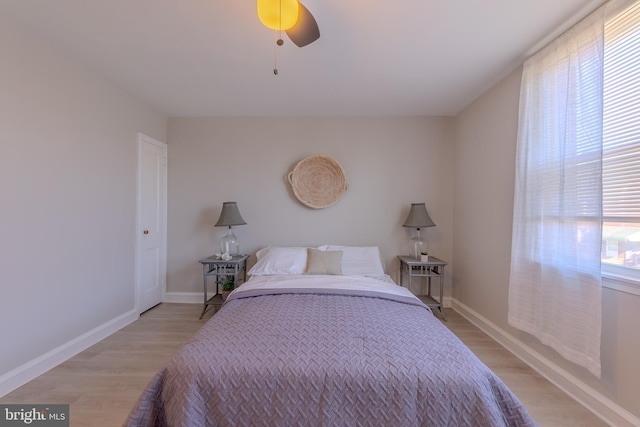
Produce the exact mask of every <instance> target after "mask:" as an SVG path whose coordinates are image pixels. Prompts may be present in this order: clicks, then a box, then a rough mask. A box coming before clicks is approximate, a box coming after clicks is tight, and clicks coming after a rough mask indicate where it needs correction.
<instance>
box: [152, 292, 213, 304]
mask: <svg viewBox="0 0 640 427" xmlns="http://www.w3.org/2000/svg"><path fill="white" fill-rule="evenodd" d="M203 300H204V295H203V293H202V292H165V294H164V299H163V300H162V302H175V303H179V304H202V303H203Z"/></svg>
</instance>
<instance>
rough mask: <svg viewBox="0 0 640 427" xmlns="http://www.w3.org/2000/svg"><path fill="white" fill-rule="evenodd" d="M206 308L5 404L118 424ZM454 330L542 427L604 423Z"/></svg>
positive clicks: (98, 351)
mask: <svg viewBox="0 0 640 427" xmlns="http://www.w3.org/2000/svg"><path fill="white" fill-rule="evenodd" d="M201 307H202V306H201V305H197V304H161V305H159V306H157V307H155V308H153V309H152V310H149V311H148V312H146V313H144V314H143V315H142V316H141V317H140V319H138V320H137V321H136V322H134V323H132V324H131V325H129V326H127V327H125V328H123V329H121V330H120V331H118V332H116V333H115V334H113V335H111V336H110V337H108V338H106V339H104V340H103V341H101V342H99V343H98V344H96V345H94V346H92V347H91V348H89V349H87V350H85V351H83V352H82V353H80V354H78V355H76V356H75V357H73V358H71V359H69V360H67V361H66V362H64V363H62V364H60V365H59V366H57V367H56V368H54V369H52V370H50V371H49V372H47V373H45V374H43V375H41V376H40V377H38V378H36V379H34V380H33V381H31V382H29V383H28V384H25V385H24V386H22V387H20V388H19V389H17V390H15V391H13V392H12V393H9V394H8V395H6V396H4V397H3V398H1V399H0V403H47V404H55V403H65V404H66V403H68V404H70V405H71V408H70V413H71V414H70V420H71V426H77V427H85V426H119V425H121V424H122V423H123V422H124V420H125V419H126V417H127V414H128V413H129V411H130V410H131V408H132V407H133V405H134V404H135V402H136V401H137V399H138V396H139V395H140V393H141V392H142V390H143V388H144V387H145V386H146V384H147V383H148V382H149V380H150V379H151V377H152V376H153V375H154V374H155V373H156V372H157V371H158V370H159V369H160V368H162V366H163V365H164V364H165V363H166V362H167V361H168V360H169V359H170V358H171V356H172V355H173V354H175V352H176V351H177V350H178V349H179V348H180V347H181V346H182V345H183V344H184V343H185V342H186V341H187V340H188V339H189V338H190V337H191V336H192V335H193V334H194V333H195V332H196V331H197V330H198V329H199V328H200V327H201V326H202V325H203V324H204V322H206V321H207V320H208V319H209V318H210V317H211V316H212V311H209V312H208V313H207V314H205V316H204V318H203V319H202V320H198V317H199V316H200V310H201ZM446 315H447V318H448V322H445V325H446V326H447V327H449V329H451V330H452V331H453V332H454V333H455V334H456V335H457V336H458V337H459V338H460V339H461V340H462V341H463V342H464V343H465V344H466V345H467V346H469V347H470V348H471V349H472V350H473V351H474V353H476V355H477V356H478V357H479V358H480V359H481V360H482V361H483V362H484V363H485V364H486V365H487V366H489V367H490V368H491V369H492V370H493V371H494V372H496V374H498V376H500V378H502V380H503V381H504V382H505V383H506V384H507V385H508V386H509V388H511V390H513V392H514V393H515V394H516V395H517V396H518V397H519V398H520V400H522V402H523V403H524V404H525V406H526V407H527V409H528V410H529V413H530V414H531V415H532V416H533V417H534V418H535V419H536V421H537V422H538V423H539V424H540V425H541V426H543V427H556V426H557V427H565V426H581V427H596V426H606V424H605V423H604V422H602V421H601V420H600V419H598V418H597V417H596V416H594V415H593V414H591V413H590V412H589V411H587V410H586V409H584V408H583V407H582V406H581V405H579V404H578V403H576V402H575V401H573V400H572V399H571V398H569V397H568V396H567V395H565V394H564V393H563V392H562V391H560V390H559V389H558V388H557V387H555V386H553V385H552V384H551V383H549V382H548V381H547V380H545V379H544V378H542V377H541V376H540V375H538V374H537V373H536V372H534V371H533V370H532V369H530V368H529V367H528V366H527V365H525V364H524V363H523V362H521V361H520V360H519V359H517V358H516V357H515V356H513V355H512V354H511V353H509V352H508V351H507V350H505V349H504V348H502V347H501V346H500V345H499V344H497V343H496V342H495V341H493V340H492V339H491V338H489V337H488V336H487V335H485V334H484V333H483V332H481V331H480V330H479V329H477V328H476V327H475V326H473V325H472V324H471V323H469V322H468V321H467V320H465V319H464V318H462V317H461V316H460V315H459V314H458V313H456V312H454V311H452V310H447V311H446Z"/></svg>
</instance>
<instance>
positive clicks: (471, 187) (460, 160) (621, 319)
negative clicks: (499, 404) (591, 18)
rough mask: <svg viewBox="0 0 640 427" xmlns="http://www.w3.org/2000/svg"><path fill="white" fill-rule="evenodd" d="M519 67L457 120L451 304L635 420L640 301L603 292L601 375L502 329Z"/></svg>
mask: <svg viewBox="0 0 640 427" xmlns="http://www.w3.org/2000/svg"><path fill="white" fill-rule="evenodd" d="M521 72H522V70H521V69H518V70H516V71H514V72H513V73H512V74H511V75H509V76H508V77H507V78H505V79H504V80H503V81H502V82H501V83H499V84H498V85H496V86H495V87H494V88H493V89H491V90H490V91H489V92H487V93H486V94H484V95H483V96H481V97H480V98H479V99H477V100H476V101H475V102H473V103H472V104H471V105H470V106H468V107H467V108H466V109H465V110H464V111H462V112H461V113H460V114H458V116H457V117H456V123H455V133H456V136H455V145H456V147H455V157H454V164H455V168H456V171H455V189H454V194H455V198H454V224H455V231H454V244H453V255H454V259H455V263H456V268H455V270H454V289H453V293H454V296H455V297H456V299H458V300H459V301H460V302H461V303H463V304H465V305H466V306H468V307H470V308H471V309H472V310H474V311H476V312H477V313H479V314H480V315H481V316H483V317H485V318H486V319H488V320H489V321H491V322H493V323H494V324H495V325H497V326H498V327H499V328H502V329H503V330H505V331H506V332H507V333H509V334H511V335H513V336H514V337H516V339H518V340H520V341H521V342H522V343H523V344H525V345H527V346H529V347H530V348H532V349H533V350H535V351H536V352H538V353H539V354H541V355H542V356H543V357H545V358H547V359H548V360H550V361H552V362H553V363H555V364H556V365H557V366H559V367H560V368H562V369H564V370H565V371H567V372H569V373H570V374H572V375H573V376H575V377H576V378H578V379H579V380H581V381H583V382H584V383H586V384H587V385H589V386H591V387H592V388H594V389H595V390H597V391H598V392H600V393H601V394H603V395H604V396H606V397H607V398H609V399H610V400H612V401H614V402H615V403H617V404H618V405H620V406H622V407H623V408H625V409H626V410H627V411H629V412H631V413H632V414H634V415H635V416H636V417H640V386H639V384H640V369H638V361H640V340H639V339H638V332H637V331H638V325H640V296H637V295H632V294H628V293H624V292H620V291H616V290H613V289H609V288H604V290H603V307H602V309H603V310H602V311H603V325H602V378H601V379H597V378H595V377H593V376H592V375H591V374H589V373H588V372H587V371H586V370H585V369H583V368H580V367H577V366H576V365H573V364H572V363H569V362H567V361H566V360H564V359H563V358H562V357H560V356H559V355H558V354H557V353H555V352H554V351H553V350H551V349H549V348H548V347H546V346H544V345H542V344H540V343H539V342H538V341H537V340H536V339H534V338H533V337H531V336H529V335H527V334H525V333H523V332H520V331H518V330H516V329H514V328H511V327H510V326H509V325H508V324H507V293H508V281H509V263H510V256H511V255H510V251H511V221H512V210H513V187H514V185H513V183H514V176H515V148H516V135H517V120H518V98H519V86H520V76H521Z"/></svg>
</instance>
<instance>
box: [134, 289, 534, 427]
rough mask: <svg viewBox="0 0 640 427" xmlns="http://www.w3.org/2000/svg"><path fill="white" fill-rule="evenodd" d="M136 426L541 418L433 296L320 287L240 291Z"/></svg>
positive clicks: (508, 422) (180, 358)
mask: <svg viewBox="0 0 640 427" xmlns="http://www.w3.org/2000/svg"><path fill="white" fill-rule="evenodd" d="M125 425H126V426H298V425H305V426H306V425H308V426H437V427H441V426H482V427H488V426H535V425H536V423H535V422H534V421H533V420H532V419H531V418H530V416H529V415H528V413H527V411H526V410H525V408H524V407H523V406H522V404H521V403H520V401H519V400H518V399H517V398H516V397H515V396H514V395H513V394H512V392H511V391H510V390H509V389H508V388H507V387H506V385H505V384H504V383H503V382H502V381H501V380H500V379H499V378H498V377H497V376H496V375H495V374H494V373H493V372H492V371H491V370H490V369H489V368H487V367H486V366H485V365H484V364H483V363H481V362H480V361H479V360H478V359H477V358H476V357H475V356H474V354H473V353H472V352H471V351H470V350H469V349H468V348H467V347H466V346H465V345H464V344H463V343H462V342H461V341H459V340H458V338H457V337H455V336H454V335H453V334H452V333H451V332H450V331H449V330H448V329H447V328H446V327H444V326H443V325H442V324H441V323H440V321H439V320H438V319H436V318H435V317H434V316H433V314H431V312H430V311H429V310H428V309H427V308H426V307H424V306H421V305H419V304H416V305H414V304H408V303H406V302H398V301H393V300H390V299H387V298H386V297H371V296H363V295H358V293H357V292H354V293H353V295H339V294H336V293H331V292H329V293H325V294H323V293H322V292H320V291H318V292H315V291H308V290H307V291H306V292H304V293H299V294H296V293H277V294H269V293H268V292H267V294H266V295H258V296H251V297H246V298H237V299H234V300H229V301H228V302H227V303H226V304H225V305H224V306H223V307H222V309H220V311H219V312H218V313H217V314H216V315H215V316H213V317H212V319H211V320H210V321H208V322H207V323H206V324H205V325H204V326H203V327H202V329H201V330H200V331H199V332H198V333H197V334H196V335H195V336H194V337H193V339H192V340H191V341H190V342H189V343H188V344H186V345H185V346H184V347H183V348H182V349H181V350H180V352H179V353H178V354H177V355H176V356H175V357H174V358H173V359H172V360H171V361H170V362H169V363H168V364H167V366H166V367H165V368H163V369H162V370H161V371H160V372H159V373H158V374H157V375H156V376H155V377H154V378H153V379H152V380H151V382H150V383H149V385H148V386H147V388H146V390H145V391H144V392H143V394H142V396H141V397H140V400H139V401H138V403H137V404H136V406H135V408H134V409H133V410H132V412H131V414H130V415H129V418H128V420H127V421H126V423H125Z"/></svg>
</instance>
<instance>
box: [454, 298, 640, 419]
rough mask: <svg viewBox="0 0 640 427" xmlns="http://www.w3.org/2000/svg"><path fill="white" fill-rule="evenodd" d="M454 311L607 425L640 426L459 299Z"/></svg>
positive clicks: (622, 411)
mask: <svg viewBox="0 0 640 427" xmlns="http://www.w3.org/2000/svg"><path fill="white" fill-rule="evenodd" d="M451 307H452V308H453V309H454V310H455V311H457V312H458V313H460V315H461V316H463V317H464V318H465V319H467V320H468V321H470V322H471V323H473V324H474V325H475V326H477V327H478V328H479V329H480V330H482V331H483V332H484V333H486V334H487V335H489V336H490V337H491V338H493V339H494V340H495V341H497V342H498V343H499V344H500V345H502V346H503V347H504V348H506V349H507V350H509V351H510V352H511V353H513V354H514V355H515V356H516V357H517V358H519V359H520V360H522V361H523V362H524V363H526V364H527V365H529V366H530V367H531V368H532V369H533V370H535V371H536V372H538V373H539V374H540V375H542V376H543V377H545V378H546V379H547V380H549V381H550V382H551V383H552V384H554V385H555V386H556V387H558V388H559V389H561V390H562V391H564V392H565V393H567V394H568V395H569V396H571V397H572V398H573V399H574V400H576V401H577V402H578V403H580V404H581V405H582V406H584V407H585V408H587V409H588V410H589V411H591V412H593V413H594V414H595V415H596V416H597V417H599V418H601V419H602V420H603V421H604V422H606V423H608V424H609V425H612V426H616V427H639V426H640V418H637V417H636V416H635V415H633V414H632V413H630V412H629V411H627V410H626V409H624V408H623V407H621V406H620V405H618V404H616V403H615V402H613V401H611V400H610V399H608V398H607V397H605V396H604V395H602V394H601V393H600V392H598V391H596V390H595V389H594V388H593V387H590V386H589V385H587V384H585V383H584V382H582V381H580V380H579V379H578V378H576V377H575V376H573V375H571V374H570V373H569V372H567V371H565V370H564V369H562V368H560V367H559V366H558V365H556V364H555V363H553V362H552V361H550V360H549V359H547V358H546V357H544V356H542V355H541V354H540V353H538V352H536V351H535V350H533V349H532V348H531V347H529V346H527V345H525V344H523V343H522V342H521V341H519V340H518V339H516V338H515V337H514V336H513V335H510V334H509V333H507V332H506V331H505V330H503V329H501V328H499V327H498V326H497V325H496V324H495V323H493V322H491V321H490V320H488V319H487V318H485V317H483V316H482V315H480V314H479V313H477V312H475V311H474V310H472V309H471V308H470V307H468V306H466V305H464V304H462V303H461V302H460V301H458V300H455V299H453V300H452V305H451Z"/></svg>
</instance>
